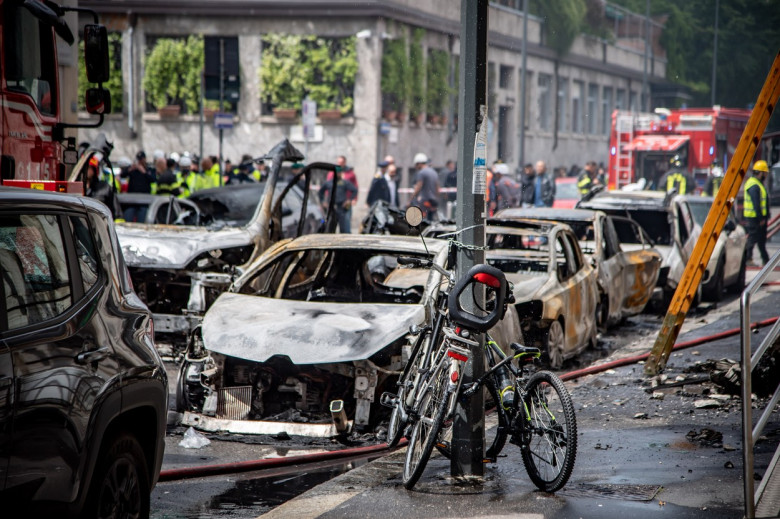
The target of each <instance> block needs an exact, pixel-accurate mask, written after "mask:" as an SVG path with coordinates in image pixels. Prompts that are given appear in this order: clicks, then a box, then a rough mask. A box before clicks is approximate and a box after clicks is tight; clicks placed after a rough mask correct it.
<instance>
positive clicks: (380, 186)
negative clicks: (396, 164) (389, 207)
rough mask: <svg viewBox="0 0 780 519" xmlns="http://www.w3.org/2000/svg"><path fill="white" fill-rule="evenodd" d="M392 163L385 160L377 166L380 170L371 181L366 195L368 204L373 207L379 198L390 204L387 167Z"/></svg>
mask: <svg viewBox="0 0 780 519" xmlns="http://www.w3.org/2000/svg"><path fill="white" fill-rule="evenodd" d="M389 166H390V163H389V162H387V161H386V160H383V161H382V162H380V163H379V164H377V167H378V168H379V171H377V172H376V175H374V179H373V180H372V181H371V187H370V188H368V196H367V197H366V204H367V205H368V206H369V207H371V206H372V205H374V202H376V201H377V200H384V201H385V202H387V203H388V204H389V203H390V185H389V184H388V182H387V168H388V167H389Z"/></svg>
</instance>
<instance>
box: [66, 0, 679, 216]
mask: <svg viewBox="0 0 780 519" xmlns="http://www.w3.org/2000/svg"><path fill="white" fill-rule="evenodd" d="M517 4H519V2H516V1H514V0H504V1H500V2H494V3H492V4H491V7H490V13H489V30H490V32H489V49H488V60H489V65H488V85H489V86H488V88H489V96H488V103H489V126H488V139H489V147H488V161H489V162H493V161H494V160H498V159H500V160H503V161H504V162H506V163H508V164H509V165H510V167H511V168H515V167H517V166H520V165H521V164H520V160H521V158H520V148H521V146H520V113H521V104H522V102H523V96H522V90H521V73H522V68H521V63H522V55H521V48H522V43H523V42H522V38H523V34H522V28H523V14H522V12H521V11H520V10H519V9H518V8H517ZM80 5H81V6H84V7H91V8H93V9H95V10H96V11H98V12H99V13H100V15H101V22H102V23H105V24H106V25H107V26H108V29H109V31H114V32H120V33H121V34H122V49H121V62H122V64H121V70H122V79H123V85H124V95H123V110H122V113H117V114H112V115H110V116H108V117H107V121H106V123H105V124H104V125H103V127H102V128H100V129H99V130H86V131H82V132H81V138H82V140H84V139H87V140H88V139H90V138H91V137H94V136H95V134H96V133H98V132H104V133H106V135H107V137H108V139H109V140H111V141H113V142H114V146H115V150H116V151H115V154H114V155H115V157H121V156H128V157H133V156H134V155H135V153H136V152H137V151H138V150H140V149H144V150H145V151H146V152H147V154H149V153H150V152H151V151H152V150H154V149H161V150H163V151H166V152H172V151H177V152H179V153H181V152H182V151H185V150H188V151H190V152H192V153H198V151H199V149H200V142H201V125H200V123H199V121H200V117H199V116H198V115H197V114H184V115H178V116H174V117H164V116H161V115H160V114H158V113H157V111H155V110H152V109H151V108H150V106H149V105H148V103H147V102H146V101H145V98H144V93H143V91H142V79H141V78H143V75H144V56H146V55H147V54H148V50H149V45H150V44H151V42H153V41H154V40H155V39H157V38H159V37H186V36H189V35H192V34H196V35H204V36H209V35H211V36H214V35H217V36H237V37H238V50H239V68H240V78H239V79H240V100H239V101H238V102H237V105H236V109H235V114H234V118H233V128H232V129H229V130H224V133H223V135H224V139H223V156H224V157H225V158H230V159H232V160H233V162H234V163H235V161H237V160H238V159H239V158H240V157H241V155H243V154H245V153H248V154H251V155H253V156H258V155H262V154H263V153H265V152H266V151H268V150H269V149H270V148H271V147H272V146H273V145H274V144H275V143H276V142H278V141H279V140H280V139H282V138H285V137H287V138H289V139H290V140H291V141H292V142H293V143H294V144H296V145H297V146H299V147H300V149H301V150H303V149H304V146H306V149H307V150H308V156H307V160H317V161H335V159H336V156H337V155H345V156H346V157H347V159H348V163H349V164H350V165H352V166H354V168H355V171H356V173H357V178H358V182H359V184H360V185H359V187H360V191H361V200H364V199H365V194H366V192H367V190H368V187H369V185H370V181H371V178H372V177H373V175H374V172H375V170H376V162H377V159H379V158H381V157H382V156H384V155H385V154H391V155H394V157H395V159H396V163H397V164H398V165H399V166H401V167H402V169H403V171H404V184H405V185H408V183H409V177H410V175H411V173H410V171H411V168H412V166H413V165H412V164H411V161H412V158H413V156H414V154H415V153H417V152H424V153H426V154H427V155H428V156H429V157H431V159H432V162H433V166H434V167H437V168H438V167H442V166H443V165H444V163H445V162H446V160H448V159H455V158H456V157H457V138H456V137H457V127H456V123H457V113H456V107H457V99H456V97H457V92H458V90H457V88H456V84H455V83H456V81H457V79H456V77H457V75H456V74H457V62H458V59H457V56H458V53H459V41H458V34H459V30H460V12H459V6H460V2H458V1H457V0H364V1H361V2H354V1H345V0H327V1H325V0H322V1H314V0H283V1H279V0H205V1H202V2H191V1H182V0H171V1H168V2H165V3H158V2H155V1H152V0H121V1H120V0H81V1H80ZM607 7H609V6H607ZM629 14H630V13H629ZM631 16H634V17H635V15H631ZM639 18H640V19H641V17H639ZM614 19H615V23H616V29H615V32H614V34H615V35H616V36H617V37H616V38H615V39H614V40H613V41H612V42H610V41H607V40H604V39H600V38H597V37H594V36H588V35H580V36H578V37H577V38H576V40H575V41H574V44H573V45H572V48H571V49H570V51H569V52H568V53H567V54H566V55H564V56H558V55H556V54H555V52H553V51H552V49H550V48H549V47H547V46H546V45H545V41H544V40H545V23H544V21H543V20H542V19H539V18H537V17H533V16H529V19H528V34H527V53H528V55H527V68H526V70H527V75H526V92H525V103H526V121H525V143H524V147H523V148H524V156H523V159H522V160H523V161H524V162H533V161H536V160H544V161H546V162H547V163H548V165H549V166H552V167H557V166H565V167H566V168H567V169H568V168H569V167H570V166H571V165H572V164H578V165H580V166H582V165H583V164H584V162H585V161H588V160H595V161H596V162H603V163H605V164H606V162H607V154H608V138H609V129H610V123H611V113H612V111H613V110H614V109H636V110H640V109H641V108H642V107H643V105H644V106H645V107H646V108H649V107H650V106H652V104H653V102H652V99H650V98H649V97H648V96H643V95H642V92H643V88H644V86H645V85H647V86H648V87H649V88H648V90H646V91H648V92H650V93H652V91H653V88H654V85H668V83H667V82H666V79H665V75H666V60H665V57H664V55H663V52H662V50H661V49H660V47H658V45H657V40H658V36H659V35H660V26H659V24H658V23H656V22H650V21H647V23H645V24H642V23H639V24H636V25H637V28H634V30H633V32H632V29H631V27H629V26H628V24H627V23H626V22H625V20H627V19H628V17H627V16H625V15H621V16H620V17H614ZM618 20H621V22H620V23H623V25H625V28H622V29H621V28H620V27H618V26H617V23H618ZM648 27H649V28H651V30H652V31H653V32H652V34H650V36H649V37H648V38H644V39H643V37H642V35H643V33H642V32H641V31H642V30H646V29H647V28H648ZM420 29H422V30H424V36H423V38H422V40H421V45H422V47H423V55H424V56H427V55H428V53H429V52H430V51H432V50H441V51H445V52H446V53H447V55H448V56H450V58H451V59H450V71H449V74H448V75H449V77H448V80H449V81H450V84H451V86H453V87H455V88H453V92H454V94H453V95H452V96H451V99H448V100H447V103H446V105H447V114H449V117H447V118H446V119H445V120H441V119H440V120H431V119H430V118H429V119H428V120H426V119H425V118H422V119H420V120H419V121H413V120H410V119H409V118H406V119H404V120H402V121H398V120H393V121H389V120H388V119H387V111H383V92H382V81H381V76H382V57H383V49H384V47H385V45H386V44H387V42H388V41H391V40H394V39H397V38H407V39H411V37H412V33H413V31H419V30H420ZM621 31H622V33H621ZM637 31H639V32H637ZM269 33H284V34H300V35H317V36H322V37H326V38H327V37H333V38H339V37H347V36H353V35H356V36H357V38H356V40H355V41H356V43H355V45H356V56H357V64H358V68H357V74H356V77H355V85H354V105H353V108H352V111H351V113H350V114H348V115H346V116H344V117H342V118H341V119H338V120H336V121H325V120H318V122H317V127H316V128H315V130H316V131H315V132H314V135H313V137H312V138H311V139H310V140H309V142H308V145H305V143H304V141H303V132H302V127H301V121H300V118H297V119H295V120H293V121H285V120H281V119H278V118H277V117H275V116H274V115H273V114H272V113H270V112H268V110H267V106H264V104H263V102H262V101H261V92H260V80H259V77H258V70H259V68H260V66H261V63H262V59H263V43H262V42H263V36H264V35H265V34H269ZM415 34H417V33H415ZM637 35H639V37H637ZM647 41H650V42H651V44H650V46H649V47H648V48H647V50H646V49H645V42H647ZM385 104H386V102H385ZM202 131H203V139H202V140H203V153H204V154H205V155H216V154H217V153H218V131H217V130H216V129H215V128H214V126H213V124H212V123H211V121H206V124H205V125H204V126H203V130H202ZM360 205H361V206H363V205H364V204H362V203H361V204H360Z"/></svg>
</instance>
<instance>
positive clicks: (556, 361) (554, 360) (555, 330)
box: [547, 319, 566, 369]
mask: <svg viewBox="0 0 780 519" xmlns="http://www.w3.org/2000/svg"><path fill="white" fill-rule="evenodd" d="M565 338H566V337H565V335H564V331H563V325H562V324H561V322H560V321H558V320H557V319H556V320H555V321H553V322H552V323H550V327H549V328H548V329H547V358H548V360H549V362H550V367H552V368H555V369H558V368H560V367H561V366H562V365H563V349H564V345H565Z"/></svg>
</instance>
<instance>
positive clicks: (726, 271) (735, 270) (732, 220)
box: [685, 196, 747, 301]
mask: <svg viewBox="0 0 780 519" xmlns="http://www.w3.org/2000/svg"><path fill="white" fill-rule="evenodd" d="M685 199H686V200H687V201H688V205H689V206H690V208H691V212H692V213H693V219H694V220H695V221H696V223H698V224H699V225H700V226H702V227H703V226H704V221H705V220H706V219H707V214H708V213H709V211H710V208H711V207H712V202H713V201H714V200H715V199H714V198H713V197H710V196H686V197H685ZM746 244H747V232H746V231H745V228H744V227H742V226H741V225H739V224H738V223H737V219H736V217H735V216H734V209H733V208H732V210H731V211H730V212H729V215H728V217H727V219H726V223H725V225H724V226H723V230H722V231H721V233H720V235H718V241H717V242H715V248H714V249H713V250H712V256H710V261H709V262H708V263H707V268H706V269H705V270H704V274H703V277H702V281H701V282H702V287H701V288H702V295H703V297H704V298H705V299H707V300H710V301H720V300H721V299H722V297H723V290H724V289H728V290H729V291H730V292H732V293H737V294H738V293H740V292H742V290H743V289H744V288H745V271H746V269H747V257H746V256H745V245H746Z"/></svg>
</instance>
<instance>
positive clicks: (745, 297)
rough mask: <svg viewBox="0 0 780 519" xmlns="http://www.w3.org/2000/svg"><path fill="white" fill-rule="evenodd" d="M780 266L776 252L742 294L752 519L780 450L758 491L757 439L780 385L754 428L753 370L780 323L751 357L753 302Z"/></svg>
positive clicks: (748, 490)
mask: <svg viewBox="0 0 780 519" xmlns="http://www.w3.org/2000/svg"><path fill="white" fill-rule="evenodd" d="M778 263H780V251H777V252H776V253H775V254H774V256H772V258H771V259H770V260H769V262H768V263H767V264H766V265H764V267H763V268H762V269H761V270H760V271H759V273H758V275H756V277H755V278H754V279H753V281H751V282H750V284H749V285H748V287H747V288H746V289H745V290H744V291H743V292H742V297H741V299H740V306H739V313H740V319H741V333H740V345H741V347H742V448H743V451H744V453H743V463H742V464H743V470H744V473H743V478H744V481H745V517H746V518H747V519H753V518H755V517H756V506H757V503H758V501H759V499H760V497H761V495H762V493H763V491H764V489H765V487H766V485H767V482H768V481H769V479H770V477H769V476H770V472H771V468H772V467H773V466H774V465H775V462H776V461H777V458H778V453H780V449H778V452H776V453H775V456H774V457H773V460H772V463H770V465H769V468H768V469H767V472H766V474H765V475H764V478H762V481H761V484H760V486H759V488H758V491H757V492H756V491H755V483H754V482H753V470H754V462H755V459H754V455H753V448H754V447H755V439H756V438H758V437H759V436H760V435H761V432H762V431H763V430H764V426H766V424H767V422H768V421H769V418H770V416H771V415H772V411H773V410H774V408H775V406H777V403H778V401H780V386H778V387H777V388H775V392H774V395H773V396H772V398H771V400H770V401H769V403H768V404H767V406H766V408H765V409H764V411H763V412H762V413H761V415H760V416H759V417H758V421H757V422H756V424H755V426H754V425H753V400H752V393H753V391H752V375H753V369H754V368H755V367H756V366H757V365H758V363H759V361H760V360H761V357H762V356H763V355H764V353H766V351H767V350H768V349H769V347H770V346H772V345H773V344H774V342H775V340H777V338H778V336H780V320H778V321H776V322H775V324H774V325H773V326H772V328H771V330H769V333H768V334H767V336H766V337H765V338H764V340H763V341H762V342H761V345H760V346H759V347H758V348H757V349H756V351H755V353H753V354H752V355H751V335H752V330H751V327H750V299H751V297H752V296H753V295H755V293H756V292H757V291H758V289H759V288H761V285H763V284H764V283H765V282H766V280H767V278H768V277H769V275H770V274H771V273H772V272H773V271H774V269H775V267H776V266H777V265H778Z"/></svg>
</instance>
